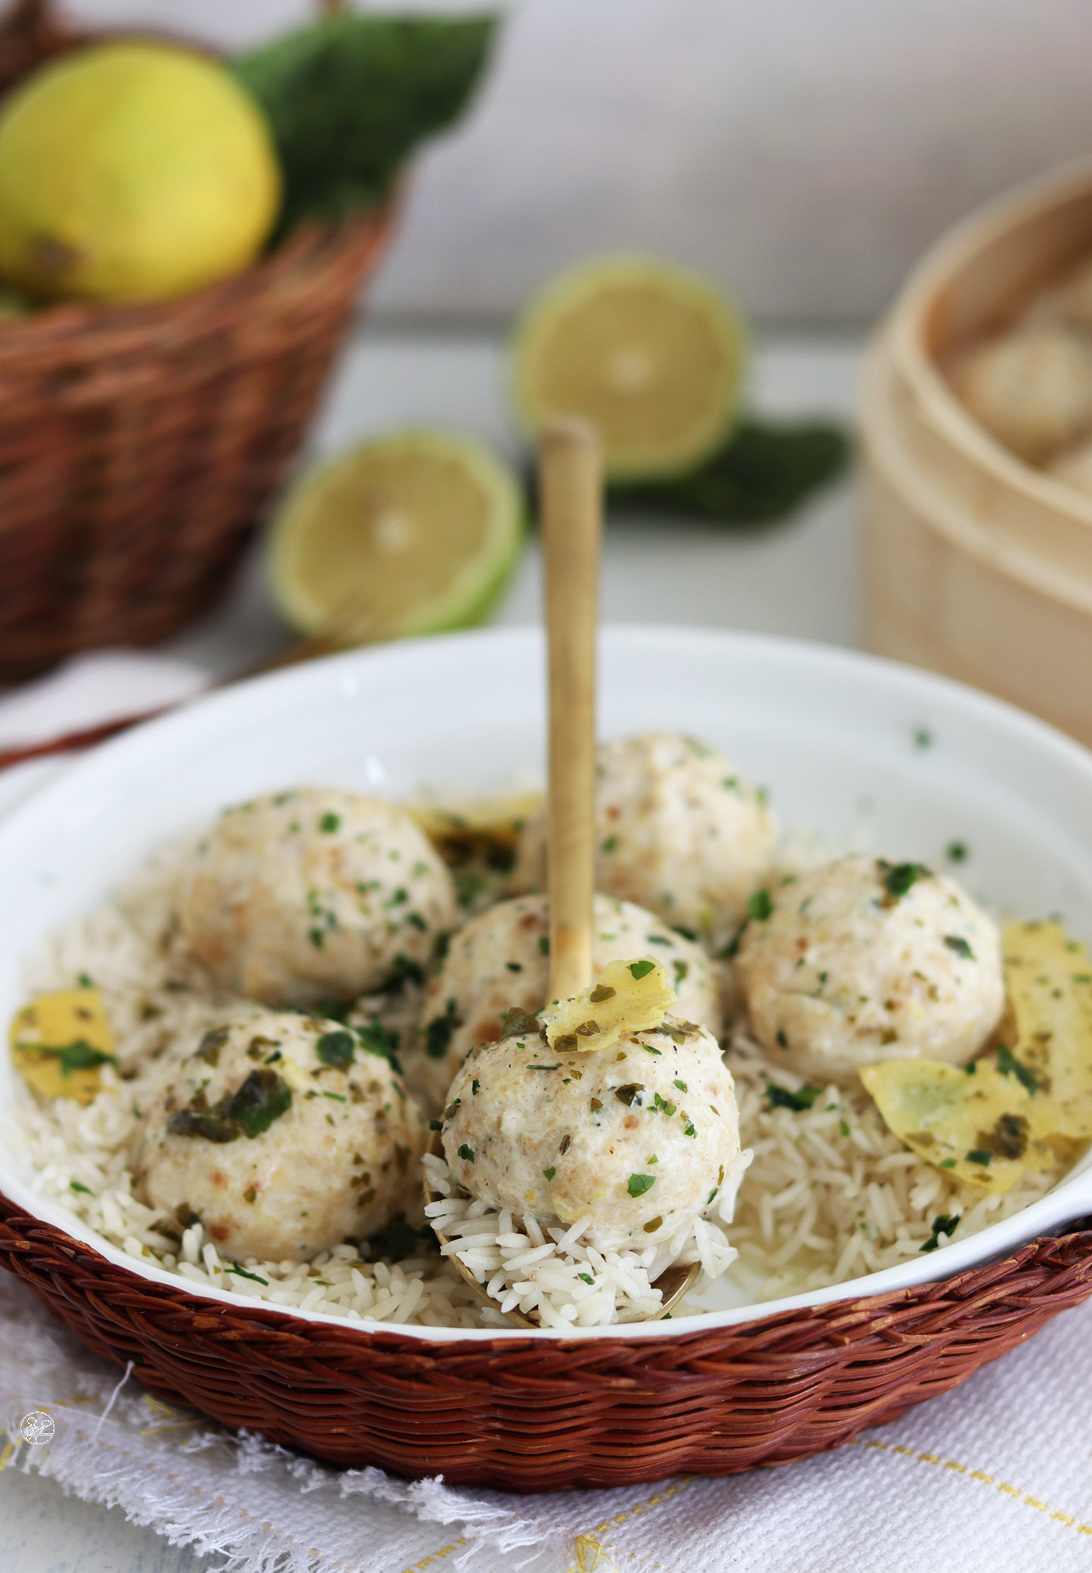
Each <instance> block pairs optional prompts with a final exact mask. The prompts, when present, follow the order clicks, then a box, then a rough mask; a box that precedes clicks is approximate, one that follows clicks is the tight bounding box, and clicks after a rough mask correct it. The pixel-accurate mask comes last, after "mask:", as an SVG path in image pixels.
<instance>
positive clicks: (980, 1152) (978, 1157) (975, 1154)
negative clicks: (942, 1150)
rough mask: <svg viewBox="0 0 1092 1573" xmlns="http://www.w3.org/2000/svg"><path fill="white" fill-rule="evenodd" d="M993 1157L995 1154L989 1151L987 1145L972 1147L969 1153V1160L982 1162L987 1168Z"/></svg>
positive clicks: (969, 1161) (970, 1161)
mask: <svg viewBox="0 0 1092 1573" xmlns="http://www.w3.org/2000/svg"><path fill="white" fill-rule="evenodd" d="M992 1157H993V1154H992V1153H990V1152H987V1151H986V1149H985V1147H972V1148H971V1150H970V1152H969V1153H968V1154H967V1162H968V1163H980V1164H981V1165H982V1166H983V1168H985V1167H986V1166H987V1165H988V1164H989V1161H990V1159H991V1158H992Z"/></svg>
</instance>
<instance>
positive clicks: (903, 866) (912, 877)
mask: <svg viewBox="0 0 1092 1573" xmlns="http://www.w3.org/2000/svg"><path fill="white" fill-rule="evenodd" d="M876 866H877V868H878V869H879V871H880V873H881V875H882V876H883V888H884V890H886V892H887V894H888V896H889V897H890V898H891V901H892V902H894V901H898V899H899V898H900V896H905V895H906V892H907V891H908V890H910V889H911V888H912V887H913V886H914V885H916V884H917V882H918V880H919V879H928V877H929V870H928V869H927V868H926V867H925V865H924V864H923V863H886V862H884V860H883V858H878V859H877V863H876ZM889 904H890V903H889Z"/></svg>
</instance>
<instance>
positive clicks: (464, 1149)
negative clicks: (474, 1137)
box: [459, 1142, 474, 1163]
mask: <svg viewBox="0 0 1092 1573" xmlns="http://www.w3.org/2000/svg"><path fill="white" fill-rule="evenodd" d="M459 1157H460V1158H461V1159H462V1160H463V1162H464V1163H473V1162H474V1149H473V1147H468V1146H467V1144H466V1142H463V1144H462V1146H461V1147H460V1148H459Z"/></svg>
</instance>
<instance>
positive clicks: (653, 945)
mask: <svg viewBox="0 0 1092 1573" xmlns="http://www.w3.org/2000/svg"><path fill="white" fill-rule="evenodd" d="M548 951H549V914H548V911H547V906H546V897H545V896H541V895H532V896H517V897H515V898H514V899H513V900H510V901H501V902H499V903H498V904H497V905H496V906H495V907H490V908H489V909H488V910H487V911H485V912H482V913H479V914H478V916H477V917H476V918H472V919H471V920H470V922H469V923H468V924H467V925H466V927H465V928H463V929H460V931H459V932H458V933H457V934H455V935H454V936H453V937H452V940H451V943H450V946H449V949H448V952H447V955H446V957H445V958H444V961H443V964H442V966H441V968H440V970H439V972H438V973H437V974H436V976H435V977H434V978H433V979H432V980H431V981H430V983H429V986H428V992H427V994H426V996H425V1007H424V1010H423V1012H422V1014H421V1031H420V1033H419V1035H418V1046H417V1048H416V1049H415V1050H414V1051H412V1053H411V1054H410V1055H408V1056H407V1057H406V1075H407V1079H408V1081H409V1084H410V1087H411V1088H412V1089H413V1091H414V1092H415V1093H417V1094H418V1095H419V1096H420V1097H421V1099H422V1102H424V1103H425V1104H426V1105H427V1106H428V1107H429V1108H434V1109H438V1108H439V1107H440V1105H441V1104H442V1103H443V1102H444V1099H445V1098H446V1095H447V1090H448V1087H449V1086H450V1085H451V1078H452V1077H453V1076H454V1074H455V1072H456V1071H457V1070H458V1068H459V1066H460V1065H461V1064H462V1062H463V1059H464V1057H465V1055H466V1052H467V1050H468V1049H469V1048H471V1047H472V1046H473V1045H474V1044H475V1043H486V1042H491V1041H493V1040H495V1039H496V1038H499V1037H500V1033H501V1024H502V1022H503V1021H504V1018H505V1016H506V1015H507V1013H508V1011H509V1010H512V1009H517V1010H522V1011H537V1010H540V1009H541V1008H542V1006H543V1005H545V1004H546V989H547V986H548V982H549V955H548ZM630 956H656V957H658V959H659V960H660V961H662V962H663V964H664V966H665V967H666V968H667V972H668V976H669V979H670V981H671V983H672V985H673V986H674V989H675V993H676V996H677V1001H678V1004H677V1008H678V1011H679V1014H680V1015H682V1016H684V1017H686V1018H687V1019H689V1020H691V1021H697V1022H700V1023H701V1024H702V1025H703V1026H705V1025H707V1026H710V1027H711V1028H712V1029H713V1030H714V1031H719V1028H720V1020H719V1016H720V1010H719V1002H718V997H717V985H716V980H715V979H714V977H713V970H712V966H711V964H710V961H709V958H708V956H707V955H706V954H705V952H704V951H703V950H702V948H701V946H700V945H695V944H694V943H693V942H692V941H690V940H688V939H685V938H684V937H683V935H681V934H675V933H673V932H672V931H671V929H669V928H668V927H667V925H666V924H665V923H662V922H661V921H660V920H659V918H657V917H655V916H654V915H653V914H652V913H651V912H645V911H644V910H643V909H642V908H641V907H637V906H634V905H633V903H632V902H630V901H619V900H618V899H617V898H616V897H614V896H602V895H599V896H596V898H595V929H594V934H593V955H592V961H593V966H594V967H595V968H597V969H598V968H602V967H604V966H605V965H606V964H607V962H609V961H624V960H626V959H627V958H628V957H630Z"/></svg>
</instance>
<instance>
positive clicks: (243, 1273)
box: [228, 1262, 269, 1289]
mask: <svg viewBox="0 0 1092 1573" xmlns="http://www.w3.org/2000/svg"><path fill="white" fill-rule="evenodd" d="M228 1271H229V1272H230V1273H233V1274H234V1276H235V1277H236V1278H249V1279H250V1281H251V1283H252V1284H261V1286H262V1288H263V1289H268V1288H269V1279H268V1278H259V1277H258V1274H257V1273H248V1272H247V1270H246V1268H245V1267H240V1266H239V1264H238V1262H232V1264H231V1266H230V1267H229V1268H228Z"/></svg>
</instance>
